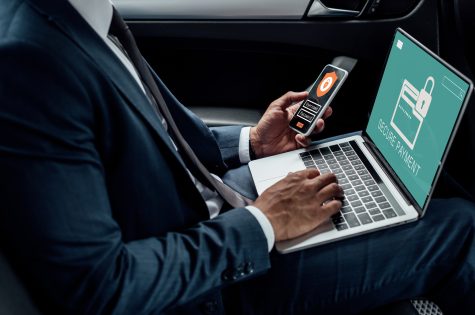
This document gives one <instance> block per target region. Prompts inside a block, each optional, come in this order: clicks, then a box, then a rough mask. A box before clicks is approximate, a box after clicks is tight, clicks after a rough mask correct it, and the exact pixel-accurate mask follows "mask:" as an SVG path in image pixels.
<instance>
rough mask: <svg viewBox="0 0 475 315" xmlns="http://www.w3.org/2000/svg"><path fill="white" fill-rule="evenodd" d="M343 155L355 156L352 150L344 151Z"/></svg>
mask: <svg viewBox="0 0 475 315" xmlns="http://www.w3.org/2000/svg"><path fill="white" fill-rule="evenodd" d="M345 154H346V156H355V155H356V153H355V151H353V150H351V151H346V152H345Z"/></svg>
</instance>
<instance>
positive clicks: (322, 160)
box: [315, 158, 327, 164]
mask: <svg viewBox="0 0 475 315" xmlns="http://www.w3.org/2000/svg"><path fill="white" fill-rule="evenodd" d="M315 163H317V164H327V162H325V160H324V159H322V158H318V159H315Z"/></svg>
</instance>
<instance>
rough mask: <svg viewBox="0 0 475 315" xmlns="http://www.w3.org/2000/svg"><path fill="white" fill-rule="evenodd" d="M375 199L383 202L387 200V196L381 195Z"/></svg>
mask: <svg viewBox="0 0 475 315" xmlns="http://www.w3.org/2000/svg"><path fill="white" fill-rule="evenodd" d="M374 200H376V202H377V203H381V202H385V201H386V198H384V196H380V197H376V198H374Z"/></svg>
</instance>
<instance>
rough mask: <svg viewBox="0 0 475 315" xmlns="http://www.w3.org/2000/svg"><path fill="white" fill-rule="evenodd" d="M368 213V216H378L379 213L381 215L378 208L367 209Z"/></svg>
mask: <svg viewBox="0 0 475 315" xmlns="http://www.w3.org/2000/svg"><path fill="white" fill-rule="evenodd" d="M368 212H369V214H371V215H376V214H380V213H381V211H379V209H378V208H373V209H369V210H368Z"/></svg>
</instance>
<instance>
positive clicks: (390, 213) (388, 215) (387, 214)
mask: <svg viewBox="0 0 475 315" xmlns="http://www.w3.org/2000/svg"><path fill="white" fill-rule="evenodd" d="M383 214H384V216H385V217H386V218H388V219H389V218H395V217H397V214H396V212H394V210H393V209H387V210H383Z"/></svg>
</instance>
